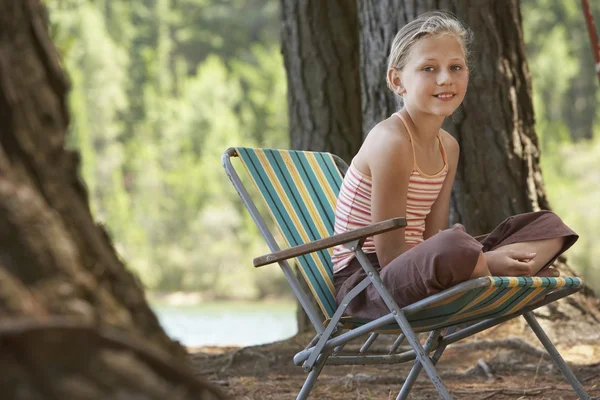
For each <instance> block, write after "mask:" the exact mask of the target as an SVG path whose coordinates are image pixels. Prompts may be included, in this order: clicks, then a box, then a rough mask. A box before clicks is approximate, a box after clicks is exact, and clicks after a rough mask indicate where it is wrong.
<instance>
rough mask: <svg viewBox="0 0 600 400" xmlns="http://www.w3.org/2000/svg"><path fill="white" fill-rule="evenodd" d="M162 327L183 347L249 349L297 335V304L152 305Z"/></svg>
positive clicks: (219, 303) (216, 303)
mask: <svg viewBox="0 0 600 400" xmlns="http://www.w3.org/2000/svg"><path fill="white" fill-rule="evenodd" d="M152 309H153V310H154V312H155V313H156V315H157V317H158V319H159V321H160V323H161V325H162V326H163V328H164V329H165V331H166V332H167V334H169V336H171V337H172V338H173V339H176V340H178V341H180V342H181V343H182V344H183V345H184V346H188V347H197V346H250V345H256V344H263V343H269V342H274V341H277V340H282V339H285V338H288V337H290V336H293V335H294V334H296V331H297V327H296V305H295V304H294V303H291V302H289V303H243V302H211V303H202V304H197V305H194V306H171V305H162V304H152Z"/></svg>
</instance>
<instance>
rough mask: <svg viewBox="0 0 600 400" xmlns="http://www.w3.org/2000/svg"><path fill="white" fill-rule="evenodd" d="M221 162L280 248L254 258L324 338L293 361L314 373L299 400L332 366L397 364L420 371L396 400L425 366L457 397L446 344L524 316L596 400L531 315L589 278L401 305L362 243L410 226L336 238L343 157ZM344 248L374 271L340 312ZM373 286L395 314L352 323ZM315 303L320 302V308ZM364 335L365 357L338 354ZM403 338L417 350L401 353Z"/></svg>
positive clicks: (483, 289)
mask: <svg viewBox="0 0 600 400" xmlns="http://www.w3.org/2000/svg"><path fill="white" fill-rule="evenodd" d="M232 157H237V158H238V159H239V160H240V161H241V164H242V165H243V167H244V168H243V169H245V170H246V172H247V174H248V176H249V178H250V180H251V181H252V182H253V183H254V185H255V186H256V189H258V192H260V195H261V197H262V200H263V201H264V203H265V204H264V206H265V208H266V209H267V210H268V213H269V214H270V215H271V217H272V220H273V223H272V224H268V223H267V222H266V221H265V219H263V217H262V216H261V215H260V213H259V211H258V209H257V207H256V205H255V203H254V202H253V201H252V199H251V198H250V195H249V193H248V191H247V190H246V188H245V187H244V185H243V184H242V181H241V180H240V177H239V175H238V174H237V173H236V170H235V169H234V167H233V165H232V162H231V158H232ZM222 162H223V166H224V168H225V171H226V172H227V175H228V176H229V178H230V179H231V181H232V183H233V185H234V187H235V188H236V190H237V192H238V194H239V195H240V197H241V199H242V201H243V203H244V205H245V206H246V208H247V209H248V211H249V212H250V214H251V216H252V218H253V220H254V222H255V223H256V225H257V226H258V228H259V230H260V232H261V234H262V236H263V237H264V239H265V240H266V242H267V244H268V246H269V248H270V250H271V251H272V253H271V254H267V255H264V256H261V257H257V258H255V259H254V266H255V267H260V266H263V265H267V264H272V263H278V264H279V266H280V267H281V269H282V271H283V273H284V274H285V276H286V278H287V280H288V282H289V284H290V286H291V288H292V290H293V292H294V294H295V295H296V297H297V298H298V301H299V302H300V304H301V305H302V307H303V309H304V311H305V312H306V314H307V316H308V318H309V319H310V321H311V323H312V324H313V326H314V328H315V331H316V336H315V337H314V338H313V340H312V341H311V342H310V343H309V344H308V345H307V346H306V348H305V349H304V350H302V351H300V352H298V353H297V354H296V355H295V356H294V363H295V364H296V365H298V366H302V368H303V369H304V371H305V372H307V373H308V376H307V378H306V381H305V383H304V385H303V387H302V388H301V390H300V392H299V394H298V397H297V399H306V398H308V396H309V393H310V391H311V389H312V388H313V386H314V385H315V383H316V380H317V377H318V376H319V374H320V372H321V370H322V368H323V366H324V365H325V364H329V365H366V364H396V363H403V362H410V361H413V362H414V365H413V367H412V369H411V371H410V373H409V375H408V377H407V378H406V380H405V382H404V384H403V385H402V388H401V390H400V392H399V394H398V397H397V399H406V398H407V396H408V394H409V392H410V390H411V388H412V386H413V384H414V382H415V381H416V379H417V377H418V375H419V373H420V372H421V370H422V369H424V370H425V372H426V373H427V375H428V376H429V378H430V379H431V381H432V383H433V384H434V385H435V387H436V389H437V391H438V392H439V395H440V398H442V399H451V398H452V396H451V394H450V392H449V391H448V389H447V387H446V386H445V385H444V383H443V381H442V379H441V378H440V376H439V374H438V372H437V370H436V367H435V365H436V363H437V362H438V360H439V359H440V357H441V356H442V354H443V352H444V349H445V348H446V346H448V345H449V344H452V343H455V342H457V341H459V340H461V339H464V338H466V337H468V336H471V335H473V334H476V333H478V332H481V331H483V330H485V329H488V328H490V327H493V326H496V325H498V324H500V323H502V322H505V321H508V320H510V319H513V318H516V317H518V316H521V315H522V316H523V317H524V318H525V320H526V321H527V323H528V324H529V326H530V327H531V329H532V330H533V332H534V333H535V334H536V336H537V337H538V338H539V340H540V341H541V342H542V344H543V346H544V347H545V348H546V350H547V352H548V353H549V355H550V356H551V357H552V359H553V360H554V362H555V363H556V365H557V366H558V368H559V369H560V370H561V372H562V373H563V375H564V377H565V378H566V379H567V381H568V382H569V383H570V384H571V385H572V387H573V389H574V391H575V392H576V393H577V394H578V395H579V397H580V398H581V399H589V396H588V394H587V393H586V392H585V390H584V388H583V386H582V385H581V383H580V382H579V381H578V380H577V378H576V377H575V375H574V374H573V372H572V371H571V369H570V368H569V367H568V365H567V364H566V363H565V361H564V360H563V359H562V357H561V356H560V354H559V353H558V351H557V350H556V348H555V347H554V345H553V344H552V343H551V342H550V340H549V338H548V336H547V335H546V333H545V332H544V331H543V329H542V328H541V326H540V325H539V323H538V322H537V320H536V319H535V317H534V315H533V313H532V311H533V310H535V309H536V308H538V307H541V306H543V305H545V304H549V303H551V302H554V301H556V300H558V299H560V298H563V297H565V296H568V295H571V294H573V293H575V292H577V291H579V290H581V289H582V288H583V282H582V281H581V279H579V278H577V277H559V278H546V277H543V278H542V277H519V278H516V277H495V276H494V277H484V278H478V279H473V280H470V281H467V282H463V283H461V284H458V285H456V286H454V287H452V288H449V289H447V290H445V291H442V292H440V293H437V294H436V295H433V296H430V297H428V298H426V299H423V300H420V301H418V302H416V303H413V304H411V305H409V306H406V307H404V308H400V307H398V305H397V304H396V303H395V301H394V300H393V298H392V296H391V295H390V293H389V292H388V290H387V289H386V288H385V287H384V286H383V283H382V281H381V279H380V278H379V274H378V273H377V271H376V270H375V269H374V268H373V266H372V265H371V264H370V262H369V260H368V259H367V257H366V256H365V253H364V252H363V250H362V248H361V246H362V244H363V243H364V241H365V239H366V238H367V237H369V236H373V235H376V234H380V233H384V232H388V231H390V230H393V229H398V228H402V227H404V226H406V220H405V219H404V218H394V219H390V220H387V221H382V222H379V223H376V224H372V225H370V226H367V227H365V228H361V229H357V230H355V231H350V232H345V233H343V234H338V235H334V234H333V226H334V211H335V204H336V198H337V194H338V192H339V189H340V185H341V183H342V179H343V175H344V174H345V173H346V171H347V169H348V166H347V164H346V163H345V162H344V161H343V160H341V159H340V158H339V157H337V156H335V155H332V154H329V153H319V152H309V151H291V150H273V149H252V148H244V147H237V148H230V149H228V150H227V151H225V153H224V154H223V157H222ZM273 224H274V225H275V226H276V227H277V229H278V230H279V232H280V234H281V237H282V238H283V240H284V241H285V242H286V243H285V246H286V247H287V248H285V249H283V250H281V248H280V246H279V244H278V243H277V241H276V240H275V237H274V235H273V234H272V233H271V230H270V229H269V227H270V226H272V225H273ZM338 244H343V245H344V246H346V247H347V248H349V249H351V250H352V251H354V252H355V253H356V257H357V259H358V260H359V261H360V264H361V266H362V267H363V268H364V269H365V271H366V272H367V274H368V277H367V278H365V279H364V280H363V281H362V282H361V283H360V284H359V285H358V286H357V287H356V288H355V289H353V290H352V291H351V292H350V293H348V295H347V296H346V297H345V298H344V299H343V301H342V303H341V305H340V306H338V305H337V304H336V300H335V293H334V287H333V272H332V271H333V269H332V263H331V259H330V256H331V248H332V247H334V246H336V245H338ZM292 259H295V260H296V263H297V266H298V268H299V270H300V272H301V274H302V277H303V278H304V280H305V281H306V286H308V288H309V290H310V293H308V292H307V291H306V290H304V289H303V288H302V285H301V284H300V282H299V280H298V278H297V277H296V275H295V273H294V271H293V269H292V268H291V267H290V260H292ZM368 285H375V287H376V288H377V291H378V292H379V294H380V295H381V297H382V299H383V300H384V301H385V303H386V305H387V306H388V308H389V311H390V312H389V314H387V315H385V316H383V317H381V318H378V319H375V320H362V319H357V318H353V317H351V316H345V315H344V310H345V309H346V307H347V305H348V303H349V302H350V300H351V299H352V298H354V297H355V296H356V295H357V294H358V293H359V292H360V291H362V290H364V289H365V288H366V287H367V286H368ZM311 298H314V299H315V300H316V304H318V308H317V307H316V306H315V305H314V302H312V301H311ZM398 332H400V333H399V336H398V338H397V339H396V340H395V342H394V344H393V345H392V346H391V348H390V351H389V354H385V355H382V354H373V355H369V354H368V353H367V351H368V348H369V347H370V346H371V345H372V343H373V342H374V341H375V340H376V339H377V337H378V335H380V334H382V333H383V334H385V333H396V334H398ZM420 332H429V336H428V338H427V340H426V341H425V343H424V344H423V345H422V344H421V342H420V341H419V339H418V337H417V333H420ZM366 334H369V337H368V339H367V340H366V342H365V343H364V344H363V345H362V347H361V349H360V351H359V352H358V353H357V354H352V355H347V354H345V353H344V355H340V351H341V349H342V348H343V346H344V345H345V344H346V343H348V342H349V341H351V340H353V339H356V338H358V337H360V336H363V335H366ZM404 340H406V341H407V342H408V344H409V345H410V347H411V350H409V351H404V352H401V353H398V352H397V350H398V348H399V346H400V344H401V343H402V342H403V341H404Z"/></svg>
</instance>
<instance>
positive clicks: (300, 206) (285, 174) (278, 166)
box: [267, 150, 329, 283]
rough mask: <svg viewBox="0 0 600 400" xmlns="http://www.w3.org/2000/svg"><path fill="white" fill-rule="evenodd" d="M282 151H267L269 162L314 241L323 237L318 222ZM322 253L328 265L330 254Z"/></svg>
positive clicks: (321, 258) (324, 262)
mask: <svg viewBox="0 0 600 400" xmlns="http://www.w3.org/2000/svg"><path fill="white" fill-rule="evenodd" d="M282 152H283V151H276V150H269V151H268V153H267V158H268V159H269V162H271V165H272V167H273V170H274V171H275V174H276V175H277V177H278V178H279V181H280V183H281V185H282V186H283V188H284V190H285V191H286V194H287V195H288V198H289V199H290V203H291V204H292V207H293V209H294V212H295V213H296V216H298V219H299V220H300V223H301V224H302V226H303V227H304V230H305V232H306V233H307V235H308V238H309V240H310V241H311V242H312V241H314V240H317V239H321V237H320V236H319V234H318V230H317V227H316V224H315V222H314V221H313V220H312V218H311V217H310V213H309V211H308V207H306V204H304V201H303V200H302V196H301V194H300V192H299V191H298V189H297V187H296V185H295V182H294V179H293V176H292V174H291V172H290V171H289V169H288V168H287V165H286V164H285V162H284V160H283V157H282V156H281V153H282ZM320 253H321V252H318V258H319V260H320V261H321V263H322V264H323V265H327V263H328V259H329V256H327V257H323V256H322V254H320ZM307 258H310V257H307ZM315 271H316V268H315ZM319 275H320V274H319ZM323 283H324V282H323Z"/></svg>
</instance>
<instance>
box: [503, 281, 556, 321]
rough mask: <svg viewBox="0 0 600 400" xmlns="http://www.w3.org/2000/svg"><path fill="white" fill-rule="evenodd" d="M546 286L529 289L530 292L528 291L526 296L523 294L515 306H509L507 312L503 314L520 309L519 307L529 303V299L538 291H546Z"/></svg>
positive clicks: (538, 292)
mask: <svg viewBox="0 0 600 400" xmlns="http://www.w3.org/2000/svg"><path fill="white" fill-rule="evenodd" d="M546 289H547V288H546V287H538V288H536V289H533V290H532V291H531V293H529V294H528V295H527V296H525V298H524V299H523V300H521V301H520V302H519V304H517V305H516V306H514V307H513V308H511V309H510V310H509V311H508V312H507V313H505V314H511V313H514V312H515V311H518V310H520V309H521V308H523V307H525V306H526V305H527V304H529V302H530V301H531V299H533V298H534V297H535V296H537V295H538V294H540V292H544V291H546Z"/></svg>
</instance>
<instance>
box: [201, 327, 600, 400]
mask: <svg viewBox="0 0 600 400" xmlns="http://www.w3.org/2000/svg"><path fill="white" fill-rule="evenodd" d="M550 336H551V339H552V340H553V342H554V343H555V344H556V346H557V348H558V350H559V352H560V353H561V354H562V356H563V357H564V358H565V359H566V360H567V362H568V363H569V364H570V365H571V368H572V370H573V372H574V373H575V374H576V375H577V377H578V378H579V379H580V381H581V382H582V384H583V385H584V387H585V389H586V390H587V391H588V393H589V395H590V396H591V397H592V398H594V399H600V334H599V333H598V331H597V332H595V333H593V332H585V333H584V332H574V330H573V329H565V330H563V331H562V332H560V331H558V332H553V334H551V335H550ZM582 337H583V338H582ZM310 338H311V336H310V335H298V336H296V337H293V338H291V339H288V340H284V341H280V342H275V343H270V344H266V345H262V346H253V347H245V348H231V347H229V348H224V347H213V348H207V347H205V348H197V349H190V354H191V355H190V357H191V360H192V363H193V367H194V370H195V371H196V372H197V373H198V374H199V376H201V377H203V378H205V379H207V380H209V381H211V382H213V383H214V384H216V385H218V386H220V387H221V389H222V390H223V391H224V392H225V393H227V394H228V395H229V396H231V397H232V398H233V399H241V400H272V399H273V400H274V399H277V400H287V399H295V398H296V395H297V393H298V391H299V390H300V388H301V387H302V384H303V382H304V379H305V378H306V374H305V373H304V372H303V371H302V369H301V368H300V367H297V366H295V365H294V364H293V362H292V357H293V356H294V354H295V353H296V352H298V351H300V350H302V349H303V348H304V347H305V345H306V344H307V343H308V341H309V340H310ZM423 339H424V337H423ZM393 340H394V337H389V336H387V337H383V336H380V338H379V339H378V340H377V341H376V342H375V344H374V345H373V347H372V354H376V353H384V354H385V353H386V352H387V350H386V345H387V347H389V345H390V344H391V343H392V342H393ZM361 344H362V341H355V342H351V343H350V344H348V345H347V346H346V349H345V351H348V352H350V351H352V350H354V351H356V350H357V349H358V348H359V347H360V345H361ZM411 366H412V362H409V363H404V364H397V365H394V366H383V365H371V366H349V367H340V366H325V368H324V369H323V371H322V373H321V375H320V377H319V380H318V381H317V384H316V386H315V388H314V389H313V391H312V392H311V397H310V398H311V399H325V400H329V399H331V400H340V399H365V400H367V399H368V400H376V399H381V400H384V399H385V400H388V399H392V400H393V399H395V398H396V396H397V394H398V391H399V390H400V387H401V384H402V382H403V379H404V377H406V375H407V374H408V372H409V370H410V368H411ZM438 369H439V371H440V374H441V377H442V379H443V380H444V382H445V383H446V385H447V387H448V388H449V390H450V391H451V393H452V395H453V396H454V398H456V399H478V400H483V399H493V400H502V399H556V400H560V399H577V396H576V395H575V393H574V392H573V390H572V388H571V386H570V385H569V384H568V383H567V382H566V381H565V379H564V378H563V377H562V375H561V373H560V371H559V370H558V368H556V366H554V364H553V363H552V361H551V360H550V359H549V358H548V357H547V356H544V351H543V348H542V347H541V344H540V343H539V342H538V341H537V339H536V338H535V336H533V334H531V333H530V332H529V330H528V327H527V326H526V325H525V324H524V323H512V324H508V326H507V327H503V326H500V327H496V328H492V329H489V330H488V331H487V332H485V333H481V334H479V335H476V336H475V337H473V338H472V339H468V340H463V341H461V342H459V343H456V344H454V345H451V346H449V347H448V349H447V350H446V352H445V353H444V356H443V357H442V359H441V360H440V362H439V364H438ZM410 398H411V399H413V400H420V399H437V398H438V394H437V392H436V390H435V388H434V387H433V385H432V384H431V382H430V381H429V379H428V377H427V375H426V374H425V373H424V372H423V373H421V376H420V377H419V379H418V380H417V383H416V384H415V386H414V388H413V390H412V392H411V397H410Z"/></svg>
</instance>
